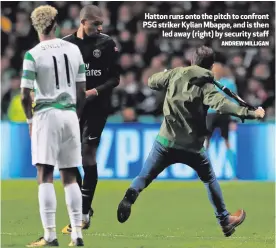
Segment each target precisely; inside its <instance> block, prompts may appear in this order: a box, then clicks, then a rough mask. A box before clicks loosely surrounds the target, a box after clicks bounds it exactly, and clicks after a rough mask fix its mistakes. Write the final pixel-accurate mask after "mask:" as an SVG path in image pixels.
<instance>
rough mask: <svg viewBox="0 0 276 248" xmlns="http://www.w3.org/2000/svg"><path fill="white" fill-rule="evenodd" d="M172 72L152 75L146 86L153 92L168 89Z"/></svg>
mask: <svg viewBox="0 0 276 248" xmlns="http://www.w3.org/2000/svg"><path fill="white" fill-rule="evenodd" d="M171 74H172V70H169V71H166V72H158V73H155V74H153V75H152V76H151V77H150V78H149V80H148V86H149V87H150V88H151V89H153V90H164V89H166V88H167V87H168V85H169V81H170V77H171Z"/></svg>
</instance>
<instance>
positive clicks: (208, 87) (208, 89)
mask: <svg viewBox="0 0 276 248" xmlns="http://www.w3.org/2000/svg"><path fill="white" fill-rule="evenodd" d="M202 90H203V103H204V104H205V105H207V106H209V107H211V108H213V109H215V110H217V111H218V112H219V113H221V114H229V115H233V116H237V117H240V118H242V119H257V118H263V117H264V114H265V113H264V110H263V109H262V108H259V109H258V110H255V111H252V110H249V109H248V108H246V107H241V106H239V105H237V104H235V103H233V102H231V101H229V100H228V99H227V98H226V97H225V96H224V95H223V94H221V93H220V92H219V91H218V90H217V89H216V87H215V85H214V84H212V83H211V82H210V83H206V84H205V85H204V86H203V87H202Z"/></svg>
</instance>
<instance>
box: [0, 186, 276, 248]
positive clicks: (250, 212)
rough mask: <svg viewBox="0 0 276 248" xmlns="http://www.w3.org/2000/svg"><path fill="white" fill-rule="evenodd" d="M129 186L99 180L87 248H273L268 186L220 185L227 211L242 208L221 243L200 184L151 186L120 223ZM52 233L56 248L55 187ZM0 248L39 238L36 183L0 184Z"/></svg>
mask: <svg viewBox="0 0 276 248" xmlns="http://www.w3.org/2000/svg"><path fill="white" fill-rule="evenodd" d="M128 185H129V182H125V181H100V183H99V184H98V188H97V192H96V197H95V201H94V210H95V216H94V218H93V223H92V227H91V229H89V230H88V231H85V232H84V241H85V244H86V247H92V248H165V247H173V248H174V247H179V248H180V247H181V248H239V247H240V248H264V247H267V248H268V247H269V248H270V247H271V248H272V247H274V242H275V236H274V235H275V229H274V221H275V216H274V208H275V199H274V196H275V194H274V183H262V182H221V186H222V190H223V192H224V198H225V201H226V204H227V207H228V210H229V211H235V210H237V209H238V208H244V209H245V210H246V211H247V219H246V220H245V222H244V224H243V225H241V226H240V227H238V228H237V230H236V232H235V234H234V235H233V236H232V237H230V238H224V236H223V234H222V232H221V230H220V228H219V226H218V225H217V223H216V219H215V217H214V214H213V211H212V208H211V206H210V204H209V202H208V199H207V195H206V192H205V189H204V187H203V185H202V184H201V183H200V182H166V181H165V182H164V181H163V182H160V181H159V182H155V183H154V184H153V185H151V187H150V188H149V189H147V190H146V191H144V192H143V193H142V194H141V196H140V198H139V199H138V201H137V202H136V204H135V206H134V207H133V211H132V216H131V217H130V219H129V221H128V222H126V223H125V224H120V223H118V222H117V219H116V210H117V205H118V203H119V201H120V200H121V198H122V196H123V194H124V191H125V189H126V188H127V187H128ZM55 187H56V192H57V198H58V209H57V231H58V239H59V242H60V246H61V247H67V244H68V243H69V236H67V235H62V234H60V230H61V228H62V227H63V226H64V225H65V224H67V223H68V217H67V210H66V207H65V203H64V191H63V188H62V186H61V184H60V183H59V182H58V183H56V184H55ZM1 234H2V235H1V236H2V246H1V247H24V246H25V244H27V243H29V242H30V241H33V240H34V239H37V238H38V237H39V236H40V235H41V234H42V228H41V223H40V217H39V212H38V200H37V185H36V181H3V182H2V230H1Z"/></svg>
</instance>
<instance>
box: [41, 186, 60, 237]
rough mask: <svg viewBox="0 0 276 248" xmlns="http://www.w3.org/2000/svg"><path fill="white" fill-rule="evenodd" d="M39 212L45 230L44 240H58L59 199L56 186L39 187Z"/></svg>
mask: <svg viewBox="0 0 276 248" xmlns="http://www.w3.org/2000/svg"><path fill="white" fill-rule="evenodd" d="M38 201H39V211H40V217H41V221H42V225H43V228H44V239H45V240H46V241H48V242H51V241H53V240H54V239H56V238H57V234H56V209H57V199H56V192H55V188H54V185H53V184H52V183H42V184H40V185H39V187H38Z"/></svg>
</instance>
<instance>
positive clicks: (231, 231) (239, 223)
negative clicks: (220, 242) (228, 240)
mask: <svg viewBox="0 0 276 248" xmlns="http://www.w3.org/2000/svg"><path fill="white" fill-rule="evenodd" d="M245 217H246V212H245V211H243V215H242V218H241V220H240V221H239V222H238V223H236V224H235V225H233V227H232V228H231V229H230V230H229V231H228V232H227V233H224V236H225V237H230V236H231V235H232V234H233V233H234V232H235V231H236V230H235V228H236V227H238V226H239V225H241V224H242V223H243V222H244V220H245Z"/></svg>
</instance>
